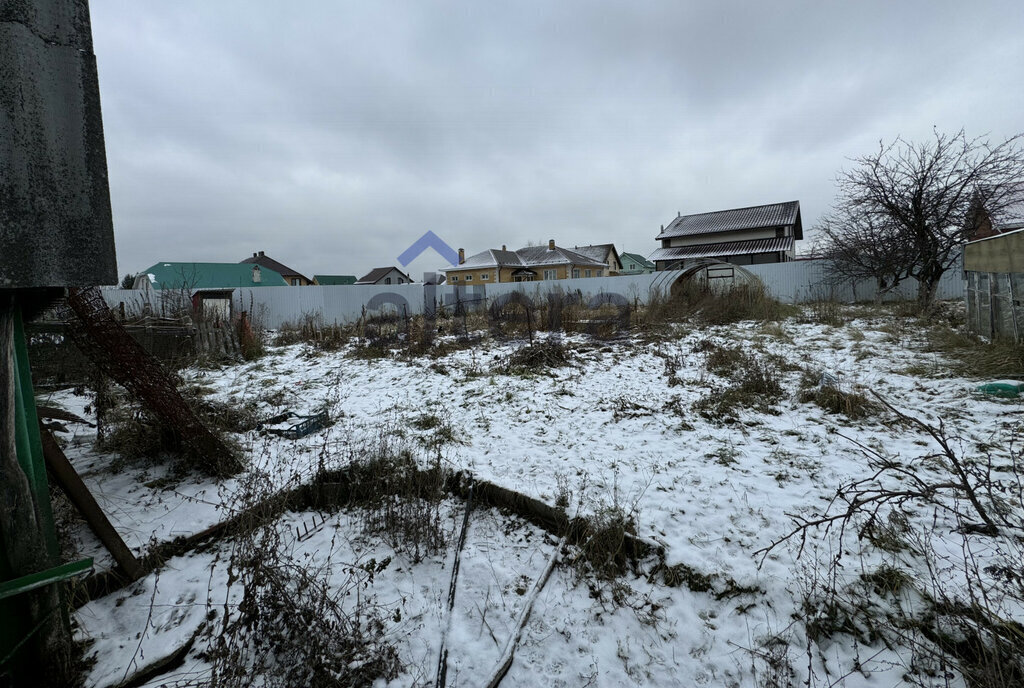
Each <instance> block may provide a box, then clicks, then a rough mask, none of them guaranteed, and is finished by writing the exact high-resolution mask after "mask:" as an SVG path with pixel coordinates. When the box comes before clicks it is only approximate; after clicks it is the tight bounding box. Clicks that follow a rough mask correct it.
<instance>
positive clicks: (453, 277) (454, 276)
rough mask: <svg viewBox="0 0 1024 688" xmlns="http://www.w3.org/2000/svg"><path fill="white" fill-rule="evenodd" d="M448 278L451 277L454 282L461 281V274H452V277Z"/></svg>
mask: <svg viewBox="0 0 1024 688" xmlns="http://www.w3.org/2000/svg"><path fill="white" fill-rule="evenodd" d="M448 279H449V280H450V281H452V282H458V281H459V276H458V275H452V276H451V277H449V278H448Z"/></svg>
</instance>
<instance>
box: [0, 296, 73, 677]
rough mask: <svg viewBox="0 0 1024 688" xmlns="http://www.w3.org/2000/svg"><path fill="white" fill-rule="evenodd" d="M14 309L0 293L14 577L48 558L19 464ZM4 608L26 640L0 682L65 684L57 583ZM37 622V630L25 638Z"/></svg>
mask: <svg viewBox="0 0 1024 688" xmlns="http://www.w3.org/2000/svg"><path fill="white" fill-rule="evenodd" d="M14 313H15V311H14V306H13V304H12V302H11V299H10V297H9V296H5V295H2V294H0V557H2V559H3V560H2V563H0V568H2V569H3V570H4V571H7V572H9V575H10V576H11V577H12V578H17V577H19V576H24V575H27V574H30V573H36V572H39V571H43V570H45V569H47V568H49V567H50V565H51V563H52V562H50V560H49V556H48V555H47V552H46V544H45V538H44V535H43V532H42V530H41V529H40V525H39V518H38V515H37V511H36V504H35V500H34V498H33V496H32V488H31V486H30V485H29V481H28V477H27V476H26V475H25V472H24V471H23V470H22V468H21V464H20V463H19V462H18V450H17V426H16V418H17V417H16V413H15V396H14V395H15V376H16V375H17V374H18V371H17V369H16V367H15V365H14ZM30 403H31V400H30ZM31 430H34V428H32V429H31ZM4 609H5V611H13V613H14V614H15V615H16V617H14V618H10V619H5V620H4V622H3V623H4V624H10V625H11V626H15V627H17V633H18V634H20V637H18V638H17V640H18V641H20V640H22V639H24V638H25V637H28V641H27V642H26V643H25V644H24V645H23V646H22V647H21V649H20V650H19V651H18V652H17V653H16V654H15V656H14V657H12V659H11V662H10V665H4V666H2V667H0V672H3V673H6V672H8V671H10V675H9V677H7V676H4V675H3V673H0V682H3V681H4V679H8V680H10V681H11V683H10V685H11V686H61V685H69V683H68V680H69V678H70V666H71V662H70V656H71V640H70V637H69V633H68V629H67V627H66V626H65V624H64V616H65V614H66V613H67V611H66V609H65V608H64V606H63V604H62V602H61V596H60V594H59V589H58V587H57V586H56V585H48V586H46V587H44V588H39V589H38V590H33V591H31V592H28V593H23V594H21V595H17V596H15V597H11V598H8V599H7V600H4ZM15 618H16V619H17V621H15ZM19 622H20V624H19ZM37 626H38V630H35V632H34V633H32V634H31V636H28V634H29V633H31V632H32V631H33V630H34V629H36V627H37ZM8 649H9V648H8Z"/></svg>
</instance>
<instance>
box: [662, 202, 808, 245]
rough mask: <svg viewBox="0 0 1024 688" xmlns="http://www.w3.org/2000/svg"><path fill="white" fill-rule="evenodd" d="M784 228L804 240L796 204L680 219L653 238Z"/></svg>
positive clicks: (724, 211) (781, 204) (798, 205)
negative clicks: (790, 227) (788, 228)
mask: <svg viewBox="0 0 1024 688" xmlns="http://www.w3.org/2000/svg"><path fill="white" fill-rule="evenodd" d="M786 225H793V236H794V237H795V238H796V239H803V238H804V231H803V224H802V223H801V220H800V201H787V202H785V203H771V204H769V205H754V206H750V207H749V208H733V209H732V210H716V211H714V212H711V213H700V214H697V215H680V216H679V217H677V218H676V219H675V220H673V221H672V222H671V223H670V224H669V225H668V227H665V229H663V230H662V231H661V233H660V234H659V235H658V236H657V237H656V238H657V239H671V238H673V237H681V236H693V235H695V234H714V233H715V232H732V231H735V230H739V229H760V228H764V227H784V226H786Z"/></svg>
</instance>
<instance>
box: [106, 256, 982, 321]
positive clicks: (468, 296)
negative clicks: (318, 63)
mask: <svg viewBox="0 0 1024 688" xmlns="http://www.w3.org/2000/svg"><path fill="white" fill-rule="evenodd" d="M743 269H745V270H747V271H748V272H750V273H752V274H754V275H756V276H757V277H758V278H759V279H760V280H761V281H762V282H763V283H764V285H765V287H766V288H767V290H768V292H769V293H770V294H772V295H773V296H774V297H775V298H777V299H779V300H780V301H784V302H787V303H806V302H809V301H818V300H826V299H831V300H837V301H843V302H852V301H866V300H871V299H874V298H875V295H876V293H877V287H876V285H875V284H874V282H873V280H865V281H861V282H857V283H851V282H850V281H849V280H836V279H834V278H833V277H832V276H831V275H830V274H829V272H828V269H827V264H826V263H825V262H824V261H820V260H801V261H795V262H791V263H774V264H768V265H745V266H743ZM681 274H682V273H681V272H679V271H672V272H668V273H666V272H655V273H649V274H645V275H623V276H619V277H590V278H582V279H572V280H551V281H542V282H517V283H508V282H502V283H496V284H478V285H473V286H462V285H460V286H457V287H456V286H451V285H441V286H430V285H423V284H399V285H387V286H362V285H360V286H355V285H346V286H332V287H320V286H314V287H258V288H239V289H236V290H235V291H234V295H233V297H232V308H233V309H234V310H235V311H236V312H238V311H248V312H251V313H253V314H258V315H259V316H260V317H261V318H262V319H263V322H264V324H265V325H266V326H267V327H270V328H278V327H280V326H281V325H283V324H285V323H289V322H292V323H294V322H298V321H300V320H301V319H303V318H304V317H305V316H306V315H307V314H308V315H317V316H320V317H321V318H322V319H323V322H326V323H347V322H352V321H354V320H356V319H358V318H359V317H360V316H361V315H362V314H363V313H364V312H375V311H378V310H380V309H383V308H392V309H395V310H397V311H398V312H400V313H401V312H405V313H408V314H410V315H417V314H420V313H423V312H424V308H426V309H433V308H436V307H437V306H439V305H440V306H444V307H453V306H456V305H458V304H464V305H469V306H472V305H477V306H481V305H483V306H485V305H488V304H490V303H492V302H493V301H494V300H495V299H497V298H500V297H502V295H504V294H508V293H510V292H519V293H521V294H523V295H524V296H527V297H529V298H531V299H532V300H539V299H544V298H546V295H547V294H548V293H550V292H554V291H561V292H563V293H571V294H577V295H578V296H579V297H580V298H581V299H583V300H584V301H585V302H591V301H598V302H602V301H604V302H607V301H611V302H615V303H630V304H632V303H641V304H642V303H646V301H647V298H648V295H649V294H650V293H651V292H652V290H656V291H662V292H664V291H667V289H668V288H669V287H670V286H671V284H672V283H673V282H674V281H675V279H678V277H679V276H680V275H681ZM103 293H104V296H105V297H106V300H107V303H108V304H110V306H111V308H115V309H119V308H123V309H124V310H125V312H126V314H128V313H141V312H143V311H145V310H146V309H149V310H150V311H152V312H156V313H160V311H161V308H163V307H164V305H165V304H164V303H163V301H162V299H161V296H160V293H159V292H144V291H133V290H124V289H108V290H104V292H103ZM916 293H917V283H916V281H914V280H907V281H906V282H904V283H903V284H901V285H900V286H899V288H897V289H895V290H893V291H892V292H890V293H888V294H886V295H885V299H886V300H900V299H908V298H914V297H915V296H916ZM964 294H965V283H964V277H963V272H962V270H960V269H959V268H954V269H952V270H949V271H947V273H946V274H945V275H944V276H943V278H942V281H941V282H940V283H939V288H938V294H937V296H938V298H940V299H960V298H964ZM506 298H507V297H506ZM179 300H180V299H179ZM122 304H123V305H122Z"/></svg>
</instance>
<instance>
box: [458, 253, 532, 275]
mask: <svg viewBox="0 0 1024 688" xmlns="http://www.w3.org/2000/svg"><path fill="white" fill-rule="evenodd" d="M522 264H523V261H522V259H520V258H519V255H518V254H517V253H516V252H515V251H503V250H500V249H496V248H489V249H487V250H486V251H481V252H480V253H474V254H473V255H471V256H470V257H469V258H466V260H465V261H463V262H461V263H459V264H458V265H455V266H453V267H451V268H449V269H450V270H460V269H463V268H499V267H500V268H505V267H520V266H522Z"/></svg>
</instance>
